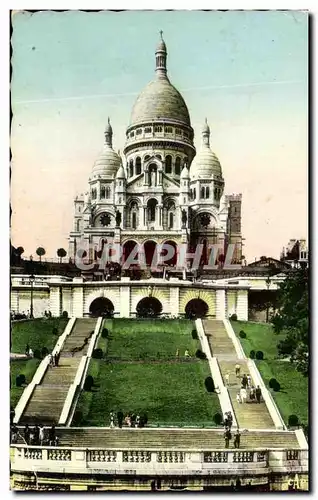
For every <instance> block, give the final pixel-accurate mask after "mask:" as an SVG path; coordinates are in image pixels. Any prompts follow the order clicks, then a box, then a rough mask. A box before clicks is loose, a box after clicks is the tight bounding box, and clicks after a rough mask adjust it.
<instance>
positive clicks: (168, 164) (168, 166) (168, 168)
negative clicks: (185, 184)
mask: <svg viewBox="0 0 318 500" xmlns="http://www.w3.org/2000/svg"><path fill="white" fill-rule="evenodd" d="M171 172H172V158H171V156H170V155H168V156H166V174H171Z"/></svg>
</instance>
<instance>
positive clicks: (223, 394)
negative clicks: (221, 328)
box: [195, 319, 237, 429]
mask: <svg viewBox="0 0 318 500" xmlns="http://www.w3.org/2000/svg"><path fill="white" fill-rule="evenodd" d="M195 326H196V329H197V333H198V337H199V340H200V342H201V347H202V351H203V352H204V353H205V354H206V357H207V360H208V363H209V367H210V372H211V375H212V378H213V381H214V385H215V387H218V388H219V392H218V397H219V401H220V406H221V410H222V413H223V416H224V415H225V413H226V412H228V411H230V412H231V413H232V416H233V423H232V428H233V429H236V428H237V421H236V418H235V413H234V410H233V406H232V403H231V400H230V397H229V393H228V390H227V388H226V387H225V385H224V383H223V378H222V375H221V372H220V368H219V364H218V361H217V359H216V358H214V357H213V356H212V354H211V349H210V346H209V342H208V340H207V338H206V335H205V332H204V328H203V324H202V320H201V319H197V320H196V321H195Z"/></svg>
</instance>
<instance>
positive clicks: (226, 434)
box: [224, 429, 232, 448]
mask: <svg viewBox="0 0 318 500" xmlns="http://www.w3.org/2000/svg"><path fill="white" fill-rule="evenodd" d="M231 439H232V434H231V431H230V429H226V430H225V432H224V441H225V448H229V446H230V441H231Z"/></svg>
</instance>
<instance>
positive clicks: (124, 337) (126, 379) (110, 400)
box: [73, 319, 221, 426]
mask: <svg viewBox="0 0 318 500" xmlns="http://www.w3.org/2000/svg"><path fill="white" fill-rule="evenodd" d="M104 326H105V327H106V328H108V329H109V331H110V338H109V340H108V341H107V358H106V359H103V360H95V359H92V361H91V363H90V366H89V371H88V374H90V375H92V376H93V377H94V381H95V384H96V387H95V388H94V389H93V392H82V394H81V396H80V399H79V402H78V405H77V409H76V410H77V412H80V414H81V417H82V418H81V419H80V420H79V421H74V423H73V425H79V424H81V425H90V426H105V425H106V426H107V425H109V413H110V411H115V412H117V411H119V410H121V411H122V412H123V413H124V414H127V413H128V412H132V413H146V414H147V415H148V425H160V426H164V425H179V426H182V425H194V426H204V425H205V426H213V425H214V422H213V415H214V414H215V413H217V412H221V410H220V406H219V400H218V396H217V395H216V394H214V393H212V394H210V393H208V392H207V391H206V388H205V385H204V380H205V378H206V377H208V376H210V375H211V374H210V370H209V365H208V363H207V361H202V360H198V359H197V358H193V359H192V360H190V361H188V362H182V361H177V360H176V356H175V353H176V350H177V349H179V351H180V355H183V354H184V351H185V350H186V349H189V351H190V353H191V354H194V353H195V351H196V349H198V348H200V343H199V341H198V340H193V339H192V336H191V332H192V330H193V329H194V324H193V323H192V322H190V321H186V320H164V321H163V320H161V321H160V320H152V321H150V320H149V321H147V320H125V319H123V320H120V319H118V320H117V319H116V320H107V321H106V322H105V324H104ZM99 347H100V348H102V349H103V350H104V351H105V347H106V341H105V339H100V342H99ZM180 357H181V356H180ZM138 360H141V361H139V362H138ZM154 360H155V361H154Z"/></svg>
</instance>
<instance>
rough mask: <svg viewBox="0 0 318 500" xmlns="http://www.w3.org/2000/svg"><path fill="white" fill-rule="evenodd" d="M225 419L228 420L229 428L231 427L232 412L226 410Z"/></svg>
mask: <svg viewBox="0 0 318 500" xmlns="http://www.w3.org/2000/svg"><path fill="white" fill-rule="evenodd" d="M227 415H228V417H227V419H228V422H229V429H230V430H231V427H232V424H233V415H232V412H230V411H228V412H227Z"/></svg>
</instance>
